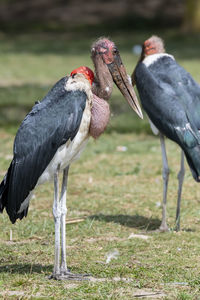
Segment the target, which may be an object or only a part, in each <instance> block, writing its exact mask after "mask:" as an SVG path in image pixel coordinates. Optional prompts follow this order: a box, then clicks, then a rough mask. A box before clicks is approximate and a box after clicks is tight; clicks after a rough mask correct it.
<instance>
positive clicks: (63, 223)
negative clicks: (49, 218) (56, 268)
mask: <svg viewBox="0 0 200 300" xmlns="http://www.w3.org/2000/svg"><path fill="white" fill-rule="evenodd" d="M68 171H69V166H68V167H66V168H65V169H64V171H63V181H62V189H61V199H60V202H61V267H60V272H61V274H65V273H66V272H67V263H66V214H67V206H66V200H67V179H68Z"/></svg>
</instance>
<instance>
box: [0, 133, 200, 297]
mask: <svg viewBox="0 0 200 300" xmlns="http://www.w3.org/2000/svg"><path fill="white" fill-rule="evenodd" d="M0 137H1V141H2V143H1V146H0V157H1V160H0V170H1V175H3V174H4V173H5V171H6V169H7V167H8V165H9V161H10V160H9V158H10V157H9V155H11V153H12V142H13V137H14V136H13V135H11V134H9V133H7V132H6V131H5V130H1V131H0ZM119 145H123V146H126V147H127V151H126V152H120V151H117V149H118V148H117V147H118V146H119ZM167 149H168V153H169V163H170V168H171V177H170V182H169V193H168V224H169V226H170V228H171V231H170V232H169V233H165V234H161V233H158V232H156V231H155V229H158V227H159V225H160V218H161V208H160V207H157V205H156V203H157V202H160V201H161V198H162V176H161V157H160V146H159V140H158V139H157V138H156V137H151V136H147V135H144V134H141V135H136V134H119V133H112V134H105V135H104V136H102V137H101V139H99V140H98V141H96V142H95V141H92V140H91V141H90V143H89V145H88V147H87V150H86V151H85V152H84V154H83V155H82V157H81V159H80V160H79V161H77V162H76V163H75V164H74V165H72V166H71V169H70V176H69V190H68V200H67V203H68V215H67V218H68V219H71V218H77V217H83V216H84V217H86V219H85V221H83V222H81V223H77V224H71V225H67V253H68V256H67V262H68V265H69V267H70V268H71V270H72V271H73V272H77V273H78V272H79V273H80V272H88V273H90V274H92V275H93V276H94V277H95V279H96V281H94V282H56V281H49V280H48V279H47V276H48V275H50V274H51V271H52V268H53V255H54V225H53V217H52V198H53V184H52V183H48V184H45V185H43V186H40V187H38V188H37V190H36V193H35V198H34V199H32V201H31V205H30V210H29V214H28V217H27V218H25V219H24V220H23V221H21V222H20V221H18V222H17V223H16V224H15V225H11V224H10V222H9V220H8V217H7V215H6V213H4V214H3V215H1V216H0V220H1V232H0V243H1V248H0V252H1V255H0V257H1V259H0V260H1V265H0V293H1V295H2V297H5V299H7V298H6V295H7V296H8V295H12V293H13V294H14V295H15V296H14V297H17V296H20V295H21V297H22V299H26V298H28V297H30V296H31V295H32V297H33V299H40V298H42V297H46V298H48V299H124V298H126V299H132V296H133V294H139V293H144V292H148V293H153V292H156V291H159V292H162V293H163V294H165V295H166V296H165V298H166V299H198V295H199V293H200V290H199V284H200V273H199V267H200V264H199V251H200V238H199V225H200V209H199V208H198V207H199V199H200V192H199V189H198V185H197V184H196V183H195V182H194V180H193V179H192V176H191V174H190V172H189V170H188V168H187V171H186V180H185V185H184V189H183V203H182V215H181V223H182V230H181V232H179V233H176V232H174V231H173V227H174V217H175V206H176V192H177V180H176V173H177V171H178V168H179V158H180V157H179V155H180V151H179V149H178V147H177V146H176V145H175V144H173V143H172V142H170V141H167ZM6 155H7V156H6ZM10 229H12V232H13V241H12V242H10V241H9V235H10ZM133 233H134V234H143V235H145V236H148V237H149V239H147V240H143V239H140V238H129V237H131V234H133ZM115 249H117V250H118V252H119V256H118V257H117V259H113V260H111V262H110V263H109V264H106V257H107V256H106V255H107V254H108V253H109V252H110V251H111V252H112V251H114V250H115ZM120 278H121V279H120ZM117 280H118V281H117ZM20 293H21V294H20ZM37 297H38V298H37ZM195 297H196V298H195Z"/></svg>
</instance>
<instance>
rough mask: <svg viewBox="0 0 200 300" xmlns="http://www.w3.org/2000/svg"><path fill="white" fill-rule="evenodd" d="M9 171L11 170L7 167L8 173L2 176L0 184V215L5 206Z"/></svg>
mask: <svg viewBox="0 0 200 300" xmlns="http://www.w3.org/2000/svg"><path fill="white" fill-rule="evenodd" d="M10 169H11V167H9V169H8V172H7V173H6V175H5V176H4V178H3V180H2V182H1V184H0V213H2V212H3V210H4V208H5V207H6V204H7V195H8V187H9V177H10Z"/></svg>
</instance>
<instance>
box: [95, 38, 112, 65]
mask: <svg viewBox="0 0 200 300" xmlns="http://www.w3.org/2000/svg"><path fill="white" fill-rule="evenodd" d="M115 49H116V46H115V44H114V42H112V41H111V40H109V39H108V38H104V37H103V38H99V39H98V40H97V41H96V42H94V43H93V45H92V54H94V55H97V54H100V55H101V56H102V57H103V60H104V62H105V63H106V64H110V63H112V62H113V60H114V57H113V51H114V50H115Z"/></svg>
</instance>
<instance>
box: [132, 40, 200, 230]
mask: <svg viewBox="0 0 200 300" xmlns="http://www.w3.org/2000/svg"><path fill="white" fill-rule="evenodd" d="M132 82H133V84H136V87H137V89H138V92H139V96H140V99H141V103H142V106H143V108H144V110H145V111H146V113H147V115H148V117H149V119H150V125H151V128H152V130H153V132H154V133H155V134H159V136H160V142H161V149H162V162H163V211H162V222H161V225H160V230H161V231H168V226H167V221H166V202H167V187H168V178H169V172H170V170H169V167H168V160H167V154H166V148H165V140H164V136H166V137H168V138H169V139H171V140H172V141H174V142H176V143H177V144H178V145H179V146H180V148H181V166H180V171H179V174H178V181H179V186H178V200H177V209H176V224H175V229H176V230H179V229H180V203H181V193H182V185H183V180H184V174H185V169H184V155H185V157H186V160H187V162H188V165H189V167H190V170H191V172H192V175H193V178H194V179H195V180H196V181H197V182H200V146H199V145H200V133H199V132H200V85H199V84H198V83H197V82H196V81H195V80H194V79H193V78H192V76H191V75H190V74H189V73H188V72H187V71H186V70H184V68H183V67H181V66H180V65H179V64H178V63H177V62H176V60H175V58H174V57H173V56H172V55H170V54H167V53H166V52H165V48H164V42H163V40H162V39H161V38H159V37H157V36H152V37H150V38H149V39H147V40H146V41H145V42H144V43H143V47H142V53H141V57H140V59H139V62H138V64H137V66H136V68H135V70H134V72H133V74H132Z"/></svg>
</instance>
